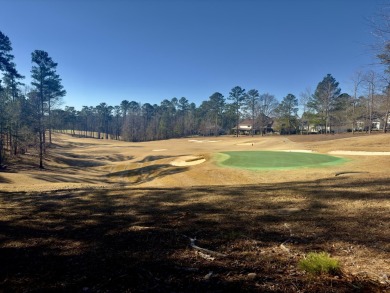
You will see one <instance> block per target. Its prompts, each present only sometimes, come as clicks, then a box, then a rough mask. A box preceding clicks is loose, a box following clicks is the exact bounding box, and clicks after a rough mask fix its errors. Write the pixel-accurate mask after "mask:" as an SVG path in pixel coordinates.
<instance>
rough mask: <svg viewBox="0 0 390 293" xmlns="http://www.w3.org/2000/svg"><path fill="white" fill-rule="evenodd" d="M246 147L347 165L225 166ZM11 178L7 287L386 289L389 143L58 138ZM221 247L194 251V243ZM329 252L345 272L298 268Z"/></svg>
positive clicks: (1, 224)
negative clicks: (41, 158) (219, 157)
mask: <svg viewBox="0 0 390 293" xmlns="http://www.w3.org/2000/svg"><path fill="white" fill-rule="evenodd" d="M234 150H240V151H242V150H249V151H255V150H284V151H311V152H317V153H324V154H329V153H333V154H334V155H335V156H340V157H343V158H347V159H348V161H347V162H346V163H344V164H341V165H336V166H328V167H325V168H324V167H323V168H300V169H296V170H269V171H249V170H239V169H233V168H221V167H219V166H218V165H217V164H216V154H218V153H219V152H222V151H234ZM23 159H24V162H26V161H28V162H30V163H24V164H9V166H8V167H7V169H6V170H5V171H2V172H0V209H1V212H0V263H1V266H0V292H1V291H3V292H42V291H46V292H58V291H66V292H237V291H246V292H386V291H387V290H390V261H389V260H390V232H389V231H390V213H389V211H390V135H389V134H375V135H365V134H359V135H355V136H352V135H351V134H345V135H309V136H306V135H303V136H299V135H297V136H266V137H258V136H256V137H250V136H242V137H238V138H236V137H232V136H225V137H192V138H183V139H171V140H166V141H156V142H144V143H128V142H118V141H111V140H103V139H101V140H98V139H86V138H76V137H72V136H69V135H64V134H55V135H54V143H53V145H52V146H51V147H50V148H49V149H48V150H47V160H46V161H45V169H44V170H39V169H38V168H37V163H38V158H37V157H36V154H34V153H33V152H32V153H30V154H26V155H25V157H24V158H23ZM195 238H196V241H195V242H192V244H196V245H198V246H199V247H201V248H205V249H208V250H209V251H202V250H199V249H196V248H194V247H193V246H191V239H195ZM310 251H326V252H328V253H330V254H331V255H332V256H333V257H335V258H337V259H338V260H339V261H340V263H341V264H342V274H339V275H337V276H330V275H323V276H317V277H313V276H310V275H307V274H306V273H305V272H302V271H300V270H299V269H298V268H297V262H298V261H299V259H301V258H302V257H304V256H305V254H306V253H308V252H310Z"/></svg>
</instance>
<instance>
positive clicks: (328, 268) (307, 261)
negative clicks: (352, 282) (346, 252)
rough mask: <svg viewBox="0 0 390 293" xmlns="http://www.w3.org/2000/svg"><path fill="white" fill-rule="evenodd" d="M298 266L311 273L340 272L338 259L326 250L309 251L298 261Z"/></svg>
mask: <svg viewBox="0 0 390 293" xmlns="http://www.w3.org/2000/svg"><path fill="white" fill-rule="evenodd" d="M298 266H299V268H301V269H302V270H304V271H306V272H308V273H310V274H313V275H318V274H337V273H340V263H339V261H338V260H337V259H334V258H331V257H330V255H329V254H328V253H326V252H310V253H308V254H307V256H306V257H305V258H304V259H301V260H300V261H299V262H298Z"/></svg>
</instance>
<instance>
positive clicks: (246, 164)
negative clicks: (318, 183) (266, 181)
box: [217, 151, 346, 170]
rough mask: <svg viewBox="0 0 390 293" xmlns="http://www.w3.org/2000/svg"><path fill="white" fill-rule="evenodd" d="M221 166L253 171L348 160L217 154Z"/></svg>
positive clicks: (297, 155)
mask: <svg viewBox="0 0 390 293" xmlns="http://www.w3.org/2000/svg"><path fill="white" fill-rule="evenodd" d="M217 161H218V164H219V165H220V166H225V167H233V168H243V169H252V170H267V169H293V168H300V167H324V166H329V165H336V164H340V163H343V162H345V161H346V159H342V158H338V157H334V156H328V155H323V154H313V153H303V152H275V151H249V152H248V151H243V152H239V151H237V152H223V153H218V154H217Z"/></svg>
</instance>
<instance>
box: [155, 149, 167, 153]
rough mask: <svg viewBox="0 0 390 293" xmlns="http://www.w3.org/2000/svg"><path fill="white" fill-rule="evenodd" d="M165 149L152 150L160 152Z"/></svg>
mask: <svg viewBox="0 0 390 293" xmlns="http://www.w3.org/2000/svg"><path fill="white" fill-rule="evenodd" d="M166 150H167V149H158V150H153V152H162V151H166Z"/></svg>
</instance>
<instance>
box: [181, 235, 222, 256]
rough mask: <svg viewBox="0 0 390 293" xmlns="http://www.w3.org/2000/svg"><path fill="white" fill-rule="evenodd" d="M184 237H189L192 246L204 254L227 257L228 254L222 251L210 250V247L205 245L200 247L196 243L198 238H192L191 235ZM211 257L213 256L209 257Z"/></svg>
mask: <svg viewBox="0 0 390 293" xmlns="http://www.w3.org/2000/svg"><path fill="white" fill-rule="evenodd" d="M184 237H187V238H188V239H190V246H191V247H192V248H193V249H195V250H198V251H199V252H201V253H203V254H209V255H213V256H218V257H225V256H226V254H223V253H220V252H217V251H213V250H210V249H206V248H203V247H200V246H198V245H196V244H195V241H196V238H191V237H188V236H185V235H184ZM209 259H211V257H210V258H209Z"/></svg>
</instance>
